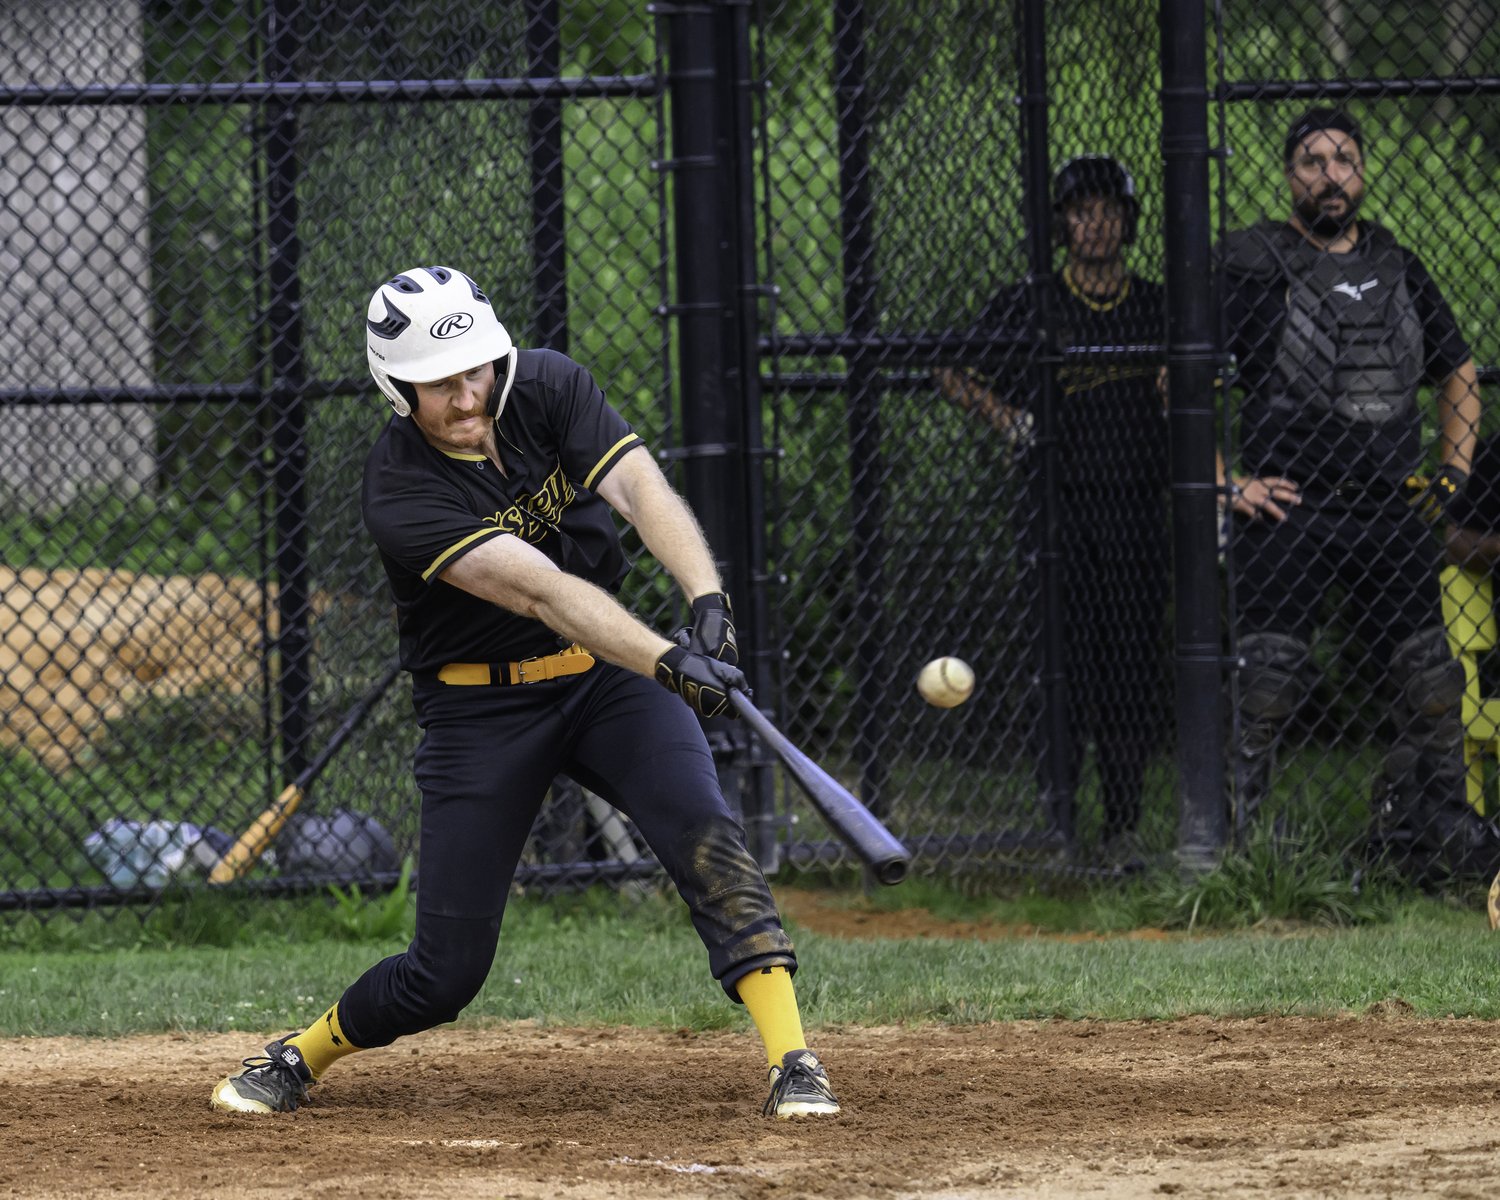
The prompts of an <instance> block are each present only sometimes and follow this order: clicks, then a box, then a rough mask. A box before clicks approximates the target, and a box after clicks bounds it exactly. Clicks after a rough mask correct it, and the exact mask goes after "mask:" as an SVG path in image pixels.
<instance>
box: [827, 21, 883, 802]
mask: <svg viewBox="0 0 1500 1200" xmlns="http://www.w3.org/2000/svg"><path fill="white" fill-rule="evenodd" d="M865 66H866V64H865V6H864V0H835V2H834V6H833V95H834V111H835V114H836V118H837V121H838V130H839V223H840V228H841V231H842V234H843V243H844V245H843V268H844V330H845V332H846V333H849V334H852V335H860V334H869V333H873V332H875V328H876V325H877V311H876V308H875V237H874V230H873V229H872V225H873V224H874V218H875V199H874V189H873V187H872V182H873V181H872V180H871V178H870V126H869V102H868V99H869V98H868V96H867V94H866V87H867V84H866V82H865ZM846 394H847V403H848V413H849V498H850V505H851V508H852V510H853V512H852V515H853V525H854V529H853V534H854V536H853V550H854V620H855V624H856V627H857V629H858V636H859V643H858V650H857V662H858V666H859V669H858V676H857V680H856V685H855V686H856V689H857V690H856V692H855V700H854V723H855V725H854V736H855V750H854V755H855V761H856V763H857V765H858V767H859V776H860V799H861V800H863V801H864V802H865V805H866V807H868V808H869V809H870V811H871V812H873V813H876V814H884V813H885V811H886V809H887V805H888V800H889V797H888V796H887V795H886V793H887V791H888V787H887V780H888V777H889V765H888V764H887V763H886V761H885V760H884V758H883V757H882V753H881V752H882V748H883V747H882V743H883V742H884V741H885V696H886V687H887V680H886V666H885V638H886V630H885V569H884V562H883V560H884V557H885V539H884V536H883V526H884V497H883V496H882V494H881V484H882V473H883V467H882V464H881V458H880V387H879V383H878V382H877V380H876V370H875V364H874V363H873V362H872V361H871V355H870V354H869V353H868V352H867V351H862V350H859V349H856V350H855V351H854V352H853V353H851V354H850V355H849V358H848V391H847V393H846Z"/></svg>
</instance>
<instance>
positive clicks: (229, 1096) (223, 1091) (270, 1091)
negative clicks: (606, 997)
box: [208, 1033, 317, 1113]
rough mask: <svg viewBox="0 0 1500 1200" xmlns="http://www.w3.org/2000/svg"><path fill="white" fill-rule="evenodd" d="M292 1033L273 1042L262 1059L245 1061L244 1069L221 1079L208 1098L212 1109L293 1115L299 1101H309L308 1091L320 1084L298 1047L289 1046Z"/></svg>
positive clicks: (293, 1035) (294, 1035)
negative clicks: (288, 1039)
mask: <svg viewBox="0 0 1500 1200" xmlns="http://www.w3.org/2000/svg"><path fill="white" fill-rule="evenodd" d="M296 1036H297V1035H296V1034H292V1033H289V1034H287V1035H286V1038H282V1039H281V1041H279V1042H272V1043H271V1044H270V1045H269V1046H267V1047H266V1052H265V1055H264V1056H263V1057H260V1058H247V1059H245V1064H244V1065H245V1069H244V1070H243V1071H238V1072H236V1073H235V1074H233V1075H231V1076H230V1077H229V1078H228V1079H221V1080H220V1081H219V1084H218V1086H217V1087H215V1088H214V1092H213V1095H212V1096H210V1097H209V1101H208V1105H209V1107H210V1108H217V1109H220V1110H221V1111H223V1112H245V1113H275V1112H294V1111H296V1108H297V1101H298V1100H306V1099H307V1089H308V1088H309V1087H311V1086H312V1085H313V1084H314V1083H316V1082H317V1081H316V1080H315V1079H314V1078H313V1077H312V1072H311V1071H310V1070H308V1067H307V1064H306V1063H305V1062H303V1061H302V1055H301V1053H299V1052H298V1050H297V1047H295V1046H288V1045H286V1040H287V1038H292V1037H296Z"/></svg>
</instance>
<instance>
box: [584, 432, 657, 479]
mask: <svg viewBox="0 0 1500 1200" xmlns="http://www.w3.org/2000/svg"><path fill="white" fill-rule="evenodd" d="M640 441H641V439H640V436H639V435H638V434H634V433H627V434H626V435H625V436H624V437H622V438H621V439H620V440H619V441H618V442H616V443H615V444H614V445H613V446H611V447H610V448H609V449H608V450H606V451H605V452H604V457H603V458H601V459H600V460H599V461H598V462H596V463H595V464H594V469H593V470H592V471H590V472H589V475H588V478H587V479H585V480H584V481H583V486H584V487H593V486H594V476H596V475H598V474H599V472H600V471H601V470H603V469H604V464H605V463H607V462H609V460H610V458H611V457H612V456H613V455H614V453H615V452H616V451H617V450H619V448H620V447H621V446H624V445H627V444H629V443H630V442H640ZM645 444H646V443H645V442H641V445H643V446H644V445H645Z"/></svg>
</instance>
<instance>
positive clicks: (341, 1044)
mask: <svg viewBox="0 0 1500 1200" xmlns="http://www.w3.org/2000/svg"><path fill="white" fill-rule="evenodd" d="M286 1044H287V1045H288V1046H296V1047H297V1049H298V1050H300V1051H302V1061H303V1062H305V1063H306V1064H307V1069H308V1070H309V1071H311V1072H312V1075H313V1078H314V1079H321V1078H323V1072H324V1071H326V1070H328V1068H329V1067H331V1066H333V1064H334V1063H336V1062H338V1060H339V1059H341V1058H343V1057H344V1055H346V1054H353V1053H354V1052H355V1051H356V1050H359V1049H361V1048H362V1047H359V1046H356V1045H355V1044H354V1043H353V1042H351V1041H350V1040H349V1039H348V1038H346V1037H345V1036H344V1031H343V1029H342V1028H340V1026H339V1006H338V1005H337V1004H335V1005H334V1006H333V1007H332V1008H330V1009H329V1010H328V1011H327V1012H326V1013H324V1014H323V1015H322V1016H321V1017H319V1018H318V1019H317V1020H316V1021H314V1022H313V1023H312V1024H311V1025H309V1026H308V1027H307V1029H306V1030H304V1031H303V1032H302V1033H299V1034H298V1035H297V1036H296V1037H294V1038H287V1040H286Z"/></svg>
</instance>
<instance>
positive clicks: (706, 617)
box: [674, 592, 740, 667]
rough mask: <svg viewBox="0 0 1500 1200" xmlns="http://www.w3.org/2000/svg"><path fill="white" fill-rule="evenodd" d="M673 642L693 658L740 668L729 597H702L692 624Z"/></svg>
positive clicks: (695, 605) (713, 594) (720, 594)
mask: <svg viewBox="0 0 1500 1200" xmlns="http://www.w3.org/2000/svg"><path fill="white" fill-rule="evenodd" d="M684 634H686V635H687V636H686V637H684V636H683V635H684ZM674 640H675V641H676V642H677V644H678V645H679V646H686V647H687V648H688V649H689V650H691V651H692V652H693V653H694V654H701V655H703V657H704V658H712V659H715V660H717V661H718V662H722V663H728V664H729V665H730V666H731V667H736V666H738V665H739V662H740V648H739V643H738V642H736V641H735V640H734V609H733V608H731V607H730V605H729V597H728V596H726V595H725V594H724V593H723V592H709V593H708V594H706V595H703V596H699V597H698V598H697V599H696V600H694V601H693V623H692V624H691V625H690V626H688V628H686V629H684V630H681V631H679V632H678V634H677V637H676V638H675V639H674Z"/></svg>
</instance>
